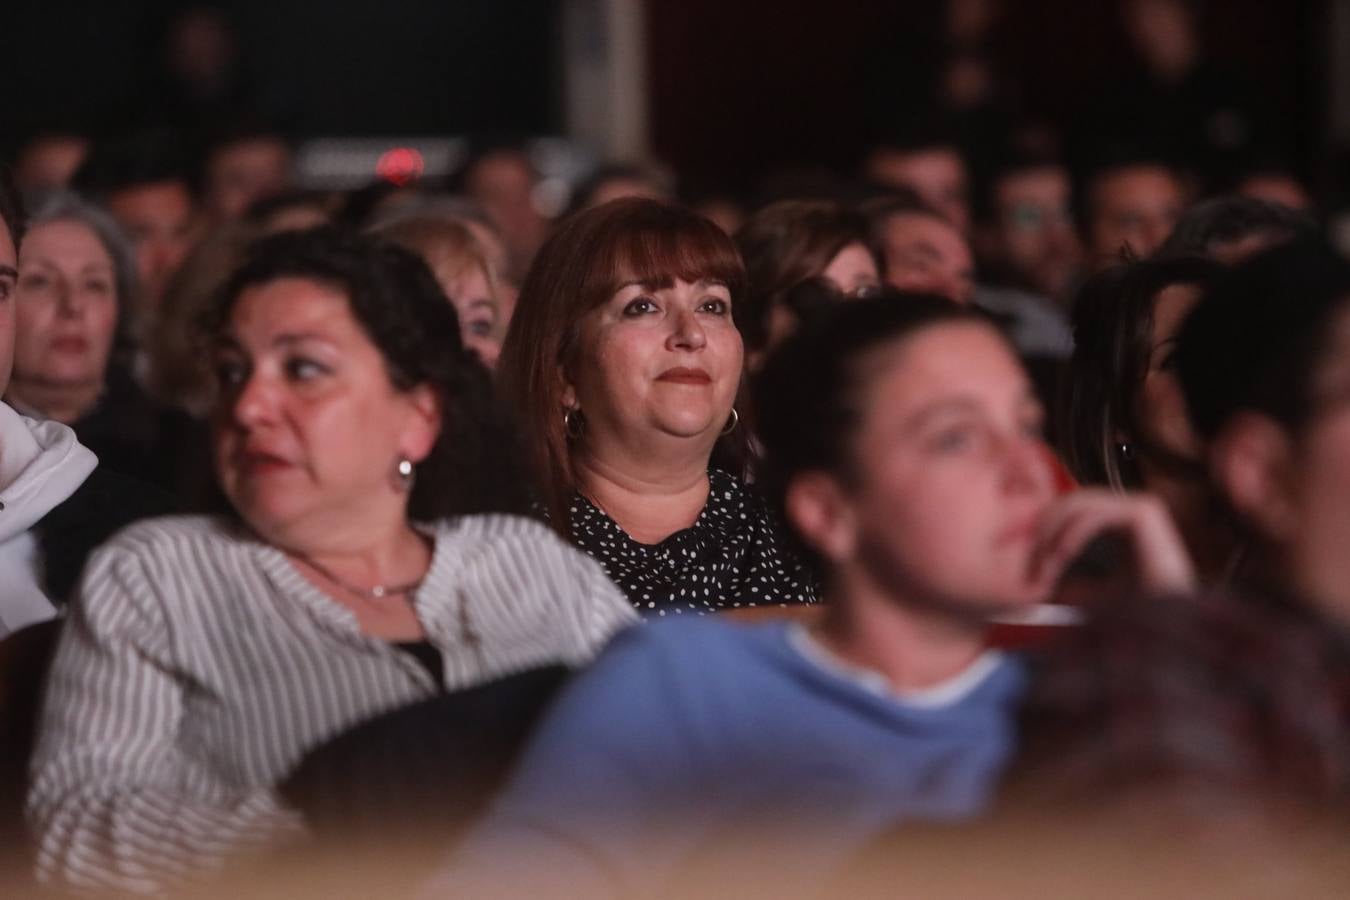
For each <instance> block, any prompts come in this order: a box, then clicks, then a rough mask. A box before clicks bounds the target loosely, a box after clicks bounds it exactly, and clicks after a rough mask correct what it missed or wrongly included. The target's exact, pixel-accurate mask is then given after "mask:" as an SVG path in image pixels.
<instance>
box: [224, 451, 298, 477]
mask: <svg viewBox="0 0 1350 900" xmlns="http://www.w3.org/2000/svg"><path fill="white" fill-rule="evenodd" d="M234 464H235V468H237V469H238V470H239V471H241V472H245V473H248V474H251V475H256V474H261V473H267V472H278V471H281V470H283V469H289V468H291V464H290V462H288V461H287V460H285V459H282V458H281V457H280V456H274V455H273V454H271V453H262V452H258V451H253V450H250V451H245V452H242V453H238V454H235V457H234Z"/></svg>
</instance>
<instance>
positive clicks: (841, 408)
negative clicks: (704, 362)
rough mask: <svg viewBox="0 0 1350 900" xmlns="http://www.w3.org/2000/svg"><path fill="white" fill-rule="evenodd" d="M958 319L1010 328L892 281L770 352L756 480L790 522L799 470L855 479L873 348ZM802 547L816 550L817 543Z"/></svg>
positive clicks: (761, 388)
mask: <svg viewBox="0 0 1350 900" xmlns="http://www.w3.org/2000/svg"><path fill="white" fill-rule="evenodd" d="M951 322H958V323H967V322H969V323H979V324H981V325H984V326H987V327H988V328H989V329H990V331H991V332H993V333H995V334H998V335H999V336H1000V337H1002V336H1003V335H1002V332H1000V331H999V330H998V328H997V327H996V326H995V325H994V324H993V323H992V322H990V321H989V319H988V318H986V317H985V316H984V315H983V314H981V313H980V312H978V311H977V310H974V309H971V308H969V307H964V306H959V305H957V304H956V303H953V302H952V301H951V300H948V299H947V298H946V297H939V296H936V295H930V294H907V293H902V292H900V291H895V290H893V289H889V288H888V289H884V290H883V291H882V293H881V294H879V295H877V296H875V297H867V298H863V299H859V300H851V301H849V302H848V303H839V304H834V305H831V306H828V307H826V308H824V309H822V310H821V311H820V313H819V315H817V316H814V317H812V318H810V319H808V320H807V321H806V322H804V323H803V326H802V327H801V328H799V329H798V330H797V331H795V332H793V334H792V335H791V336H789V337H788V338H787V339H786V340H785V341H784V342H783V343H782V344H781V345H779V346H778V347H777V348H775V349H774V350H773V351H772V352H771V353H770V354H769V358H768V359H767V360H766V361H765V364H764V367H763V368H762V369H761V370H760V372H759V374H758V376H757V377H756V378H755V379H754V382H753V384H752V388H753V395H754V398H755V424H756V426H757V428H758V430H757V432H756V437H758V439H759V441H760V444H761V445H762V448H763V458H762V460H761V462H760V466H759V468H758V469H757V486H758V487H759V488H760V489H761V490H762V491H763V493H764V496H765V498H766V500H768V502H769V503H770V504H771V505H772V506H773V507H774V509H775V510H776V511H777V513H778V514H779V515H780V517H782V518H783V520H784V521H787V522H789V525H790V524H791V520H790V519H788V518H787V517H786V511H785V508H784V503H785V499H786V495H787V489H788V486H789V485H790V484H791V482H792V480H793V479H794V478H796V477H797V476H798V475H801V474H802V473H804V472H808V471H823V472H828V473H831V474H833V475H836V476H839V477H840V478H841V479H842V480H845V481H849V480H851V479H852V477H853V474H854V469H853V465H852V458H853V457H852V448H853V441H854V438H855V435H856V432H857V429H858V427H859V426H860V425H861V424H862V415H863V410H862V409H861V408H860V406H859V403H860V399H861V396H862V394H863V389H864V388H865V386H866V384H865V382H866V379H867V378H868V373H869V372H871V369H869V367H868V365H867V363H868V361H869V359H870V357H871V354H872V352H873V351H875V350H879V349H881V348H883V347H888V346H891V345H894V344H896V343H898V342H900V341H902V340H905V339H906V338H909V337H911V336H912V335H914V334H917V333H918V332H920V331H922V330H924V329H926V328H929V327H931V326H934V325H941V324H945V323H951ZM1010 352H1012V351H1011V349H1010ZM793 533H794V534H795V533H796V531H795V528H793ZM798 543H799V544H801V541H800V536H798ZM798 549H799V550H803V551H805V552H806V554H807V555H808V556H810V557H811V558H813V559H814V558H816V554H815V553H813V552H811V548H809V547H805V546H799V548H798Z"/></svg>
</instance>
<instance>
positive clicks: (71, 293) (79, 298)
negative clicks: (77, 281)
mask: <svg viewBox="0 0 1350 900" xmlns="http://www.w3.org/2000/svg"><path fill="white" fill-rule="evenodd" d="M56 308H57V310H58V311H59V312H60V313H61V315H63V316H78V315H79V314H80V313H82V312H84V295H83V294H81V293H80V292H79V291H76V290H73V289H72V288H71V286H70V283H69V282H66V281H60V282H57V285H56Z"/></svg>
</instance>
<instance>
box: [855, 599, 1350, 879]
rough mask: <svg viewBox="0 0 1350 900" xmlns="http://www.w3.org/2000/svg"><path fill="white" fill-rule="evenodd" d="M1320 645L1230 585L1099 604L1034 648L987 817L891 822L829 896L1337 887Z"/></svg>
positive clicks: (1326, 670)
mask: <svg viewBox="0 0 1350 900" xmlns="http://www.w3.org/2000/svg"><path fill="white" fill-rule="evenodd" d="M1329 649H1331V647H1330V645H1329V643H1328V641H1327V640H1326V636H1325V633H1324V631H1323V630H1322V629H1319V628H1318V627H1316V626H1315V625H1314V624H1312V623H1310V622H1308V621H1303V622H1297V621H1291V620H1290V618H1289V617H1288V616H1287V615H1282V614H1280V612H1279V611H1278V610H1274V609H1271V608H1269V607H1263V606H1260V605H1255V604H1251V603H1245V602H1241V601H1240V600H1239V599H1238V598H1236V597H1234V596H1233V595H1232V594H1231V593H1230V592H1228V591H1223V592H1219V593H1207V594H1202V595H1199V596H1196V597H1191V598H1187V600H1186V602H1178V603H1158V602H1156V600H1155V599H1153V598H1121V597H1116V598H1113V599H1112V600H1111V601H1110V602H1109V603H1100V604H1095V605H1094V606H1093V608H1092V609H1091V614H1090V616H1089V617H1088V619H1087V622H1086V624H1085V625H1083V626H1082V627H1081V628H1078V629H1075V631H1074V632H1073V634H1072V636H1071V638H1070V639H1068V640H1064V641H1060V642H1058V643H1057V644H1055V645H1053V646H1051V647H1049V648H1045V649H1044V650H1043V651H1042V652H1041V653H1040V654H1038V658H1037V660H1036V665H1035V668H1034V675H1033V678H1032V680H1031V684H1030V686H1029V688H1028V691H1027V697H1026V700H1025V701H1024V703H1023V709H1022V713H1021V716H1020V718H1019V723H1018V724H1019V730H1020V734H1021V747H1020V748H1019V750H1018V753H1017V756H1016V758H1015V759H1014V761H1013V762H1012V764H1011V765H1010V766H1009V771H1008V774H1007V778H1006V786H1005V788H1004V789H1003V790H1002V791H1001V792H1000V797H999V800H998V803H997V805H996V808H995V811H994V813H993V814H992V815H991V816H990V817H988V818H987V819H986V820H984V821H982V822H979V823H975V824H974V825H972V826H965V827H960V828H937V827H934V828H931V829H899V830H897V831H896V833H895V834H894V835H892V836H890V837H889V838H887V839H886V840H885V841H882V842H880V843H879V844H878V845H877V846H876V847H874V848H872V849H870V850H869V851H868V853H866V854H864V856H863V857H862V858H860V859H859V860H857V861H856V862H855V864H854V865H852V866H850V868H849V870H848V872H847V873H846V874H845V875H844V876H843V877H842V878H841V879H840V881H839V882H838V883H837V884H835V885H834V888H835V893H833V894H832V895H831V896H839V897H860V898H872V897H878V898H880V897H892V896H894V895H895V885H896V884H897V883H899V882H903V883H904V884H905V886H906V893H912V894H914V895H916V896H923V897H934V898H963V900H964V898H969V897H983V896H998V897H1004V898H1018V900H1040V898H1044V897H1070V896H1073V897H1086V896H1091V897H1107V898H1120V900H1125V898H1137V897H1185V896H1204V897H1250V898H1269V900H1284V898H1287V897H1300V898H1303V897H1318V898H1323V897H1325V898H1339V897H1343V896H1344V895H1345V891H1346V887H1347V885H1350V861H1347V860H1346V859H1345V853H1344V846H1345V841H1346V837H1347V831H1346V829H1347V826H1348V825H1350V819H1348V818H1347V816H1346V814H1345V796H1346V790H1347V788H1350V728H1348V727H1347V724H1350V723H1347V720H1346V719H1345V717H1344V715H1343V712H1342V708H1341V700H1342V699H1343V698H1341V697H1339V696H1338V691H1339V690H1340V689H1341V688H1342V687H1343V685H1344V681H1343V679H1342V676H1343V673H1344V669H1343V668H1339V670H1338V662H1337V660H1336V659H1335V656H1334V653H1329V652H1328V651H1329ZM1179 848H1184V850H1180V849H1179ZM972 859H978V860H979V864H978V865H972V864H970V860H972Z"/></svg>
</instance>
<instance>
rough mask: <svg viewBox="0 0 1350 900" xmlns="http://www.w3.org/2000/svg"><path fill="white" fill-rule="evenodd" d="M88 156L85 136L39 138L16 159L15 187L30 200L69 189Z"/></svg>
mask: <svg viewBox="0 0 1350 900" xmlns="http://www.w3.org/2000/svg"><path fill="white" fill-rule="evenodd" d="M88 152H89V139H88V138H86V137H84V136H82V135H79V134H67V133H65V132H45V133H43V134H39V135H37V136H36V137H34V138H31V139H30V140H28V141H27V142H26V143H25V144H24V145H23V146H22V147H21V148H19V152H18V153H17V154H16V155H15V159H14V183H15V185H16V186H17V187H18V188H19V190H20V191H22V192H24V193H25V194H29V195H30V196H35V195H39V194H41V193H43V192H45V191H53V190H59V189H61V188H64V187H68V186H69V185H70V181H71V179H72V178H74V177H75V172H76V170H77V169H79V167H80V164H81V163H83V162H84V158H85V155H86V154H87V153H88Z"/></svg>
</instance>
